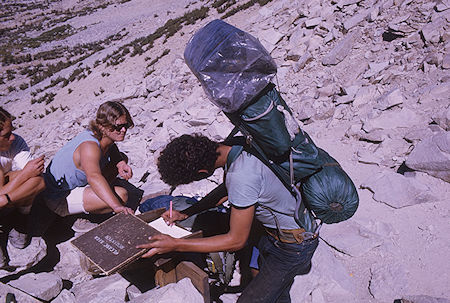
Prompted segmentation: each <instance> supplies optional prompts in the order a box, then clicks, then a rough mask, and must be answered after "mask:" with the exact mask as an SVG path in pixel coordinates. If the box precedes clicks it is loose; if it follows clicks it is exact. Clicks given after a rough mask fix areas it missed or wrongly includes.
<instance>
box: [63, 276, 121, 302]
mask: <svg viewBox="0 0 450 303" xmlns="http://www.w3.org/2000/svg"><path fill="white" fill-rule="evenodd" d="M129 285H130V282H128V281H127V280H125V279H124V278H123V277H122V276H121V275H119V274H114V275H112V276H108V277H104V278H97V279H94V280H90V281H86V282H82V283H79V284H77V285H75V286H74V287H73V288H72V289H71V290H72V292H73V294H74V295H75V298H76V301H77V302H90V303H101V302H114V303H116V302H117V303H119V302H120V303H123V302H124V301H125V296H126V289H127V287H128V286H129Z"/></svg>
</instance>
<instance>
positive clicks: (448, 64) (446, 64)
mask: <svg viewBox="0 0 450 303" xmlns="http://www.w3.org/2000/svg"><path fill="white" fill-rule="evenodd" d="M442 68H443V69H450V54H445V55H444V58H443V60H442Z"/></svg>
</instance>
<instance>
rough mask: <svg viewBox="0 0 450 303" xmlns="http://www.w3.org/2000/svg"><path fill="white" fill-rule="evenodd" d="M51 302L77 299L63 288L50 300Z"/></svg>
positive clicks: (68, 301)
mask: <svg viewBox="0 0 450 303" xmlns="http://www.w3.org/2000/svg"><path fill="white" fill-rule="evenodd" d="M52 303H77V300H76V298H75V295H74V294H73V293H72V292H70V291H68V290H67V289H63V290H62V291H61V292H60V293H59V295H58V296H57V297H56V298H55V299H54V300H52Z"/></svg>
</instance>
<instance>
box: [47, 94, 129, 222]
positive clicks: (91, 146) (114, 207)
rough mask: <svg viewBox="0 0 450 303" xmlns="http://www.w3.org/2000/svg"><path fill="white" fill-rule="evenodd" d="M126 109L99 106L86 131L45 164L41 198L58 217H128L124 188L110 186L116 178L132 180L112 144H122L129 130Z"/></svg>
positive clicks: (106, 103) (107, 105)
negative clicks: (116, 215) (43, 186)
mask: <svg viewBox="0 0 450 303" xmlns="http://www.w3.org/2000/svg"><path fill="white" fill-rule="evenodd" d="M133 126H134V124H133V120H132V119H131V116H130V113H129V112H128V110H127V109H126V108H125V106H123V105H122V104H121V103H119V102H112V101H108V102H105V103H103V104H102V105H100V107H99V109H98V111H97V117H96V119H95V120H92V121H91V122H90V124H89V130H86V131H84V132H82V133H80V134H79V135H78V136H76V137H75V138H73V139H72V140H71V141H69V142H68V143H67V144H66V145H65V146H63V147H62V148H61V149H60V150H59V151H58V152H57V153H56V154H55V156H54V158H53V160H52V161H51V162H50V164H49V165H48V167H47V169H46V171H45V173H44V179H45V184H46V190H45V191H44V192H43V194H42V197H43V199H44V200H45V202H46V204H47V206H48V207H49V208H50V209H51V210H52V211H54V212H55V213H57V214H58V215H60V216H67V215H72V214H79V213H93V214H104V213H109V212H115V213H125V214H132V213H134V211H133V210H132V209H130V208H128V207H125V206H124V205H125V203H126V202H127V200H128V194H127V191H126V189H125V188H123V187H120V186H114V187H113V186H112V183H113V181H114V179H115V177H116V176H117V174H119V175H120V177H122V178H123V179H125V180H128V179H130V178H131V177H132V170H131V167H130V166H128V164H127V163H126V161H125V160H126V159H124V157H123V155H122V154H121V153H120V152H119V150H118V148H117V146H116V144H115V142H120V141H123V140H124V138H125V134H126V132H127V129H128V128H130V127H133Z"/></svg>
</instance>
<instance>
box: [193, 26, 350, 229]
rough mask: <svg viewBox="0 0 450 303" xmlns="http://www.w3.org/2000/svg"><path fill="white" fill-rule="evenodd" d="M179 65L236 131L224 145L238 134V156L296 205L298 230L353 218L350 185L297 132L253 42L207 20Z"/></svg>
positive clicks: (266, 59)
mask: <svg viewBox="0 0 450 303" xmlns="http://www.w3.org/2000/svg"><path fill="white" fill-rule="evenodd" d="M184 58H185V61H186V64H187V65H188V66H189V68H190V69H191V70H192V72H193V73H194V75H195V76H196V77H197V78H198V79H199V81H200V83H201V84H202V86H203V88H204V90H205V92H206V95H207V96H208V98H209V99H210V100H211V101H212V102H213V103H214V104H215V105H217V106H218V107H219V108H221V109H222V111H223V112H224V113H225V115H226V116H227V117H228V118H229V119H230V121H231V122H232V123H233V124H234V125H235V126H236V127H235V129H234V130H233V131H232V133H231V134H230V137H231V136H234V135H235V134H236V133H237V132H238V131H240V132H241V134H242V135H243V136H244V137H245V140H244V141H245V143H244V144H243V145H247V148H246V150H248V151H249V152H251V153H252V154H254V155H255V156H257V157H258V158H259V159H260V160H261V161H263V163H265V164H266V165H267V166H268V167H270V168H271V169H272V171H273V172H274V173H275V174H276V175H277V176H278V178H279V179H280V180H281V181H282V182H283V184H284V185H285V186H286V188H287V189H288V190H289V191H290V192H291V193H292V194H293V195H294V196H295V197H296V198H297V208H296V214H295V218H296V221H297V223H298V224H299V225H300V226H301V227H303V228H305V230H307V231H309V232H315V231H316V229H317V227H318V225H317V224H316V222H315V220H314V219H315V218H318V219H320V220H321V222H324V223H336V222H340V221H343V220H346V219H348V218H350V217H351V216H352V215H353V214H354V213H355V211H356V209H357V207H358V203H359V199H358V194H357V192H356V188H355V186H354V184H353V182H352V181H351V179H350V178H349V177H348V175H347V174H346V173H345V172H344V170H342V168H341V166H340V165H339V164H338V163H337V161H336V160H335V159H333V158H332V157H331V156H330V155H328V153H327V152H325V151H324V150H322V149H320V148H318V147H317V146H316V145H315V144H314V142H313V141H312V140H311V138H310V137H309V135H308V134H307V133H306V132H304V131H303V130H301V129H300V127H299V125H298V123H297V121H296V120H295V119H294V117H293V115H292V112H291V110H290V108H289V107H288V106H287V104H286V102H285V101H284V100H283V99H282V98H281V96H280V94H279V93H278V91H277V90H276V89H275V85H274V84H272V83H271V80H272V78H273V77H274V75H275V74H276V65H275V62H274V61H273V59H272V58H271V56H270V54H269V53H268V52H267V51H266V50H265V48H264V47H263V46H262V45H261V43H260V42H259V41H258V39H256V38H255V37H253V36H251V35H250V34H248V33H246V32H243V31H241V30H239V29H237V28H236V27H234V26H232V25H229V24H227V23H225V22H223V21H221V20H214V21H212V22H210V23H208V24H207V25H206V26H205V27H203V28H201V29H200V30H199V31H198V32H196V33H195V35H194V36H193V37H192V38H191V40H190V41H189V43H188V45H187V46H186V49H185V52H184ZM298 188H300V191H301V197H300V193H299V191H298ZM302 202H303V203H302Z"/></svg>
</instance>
